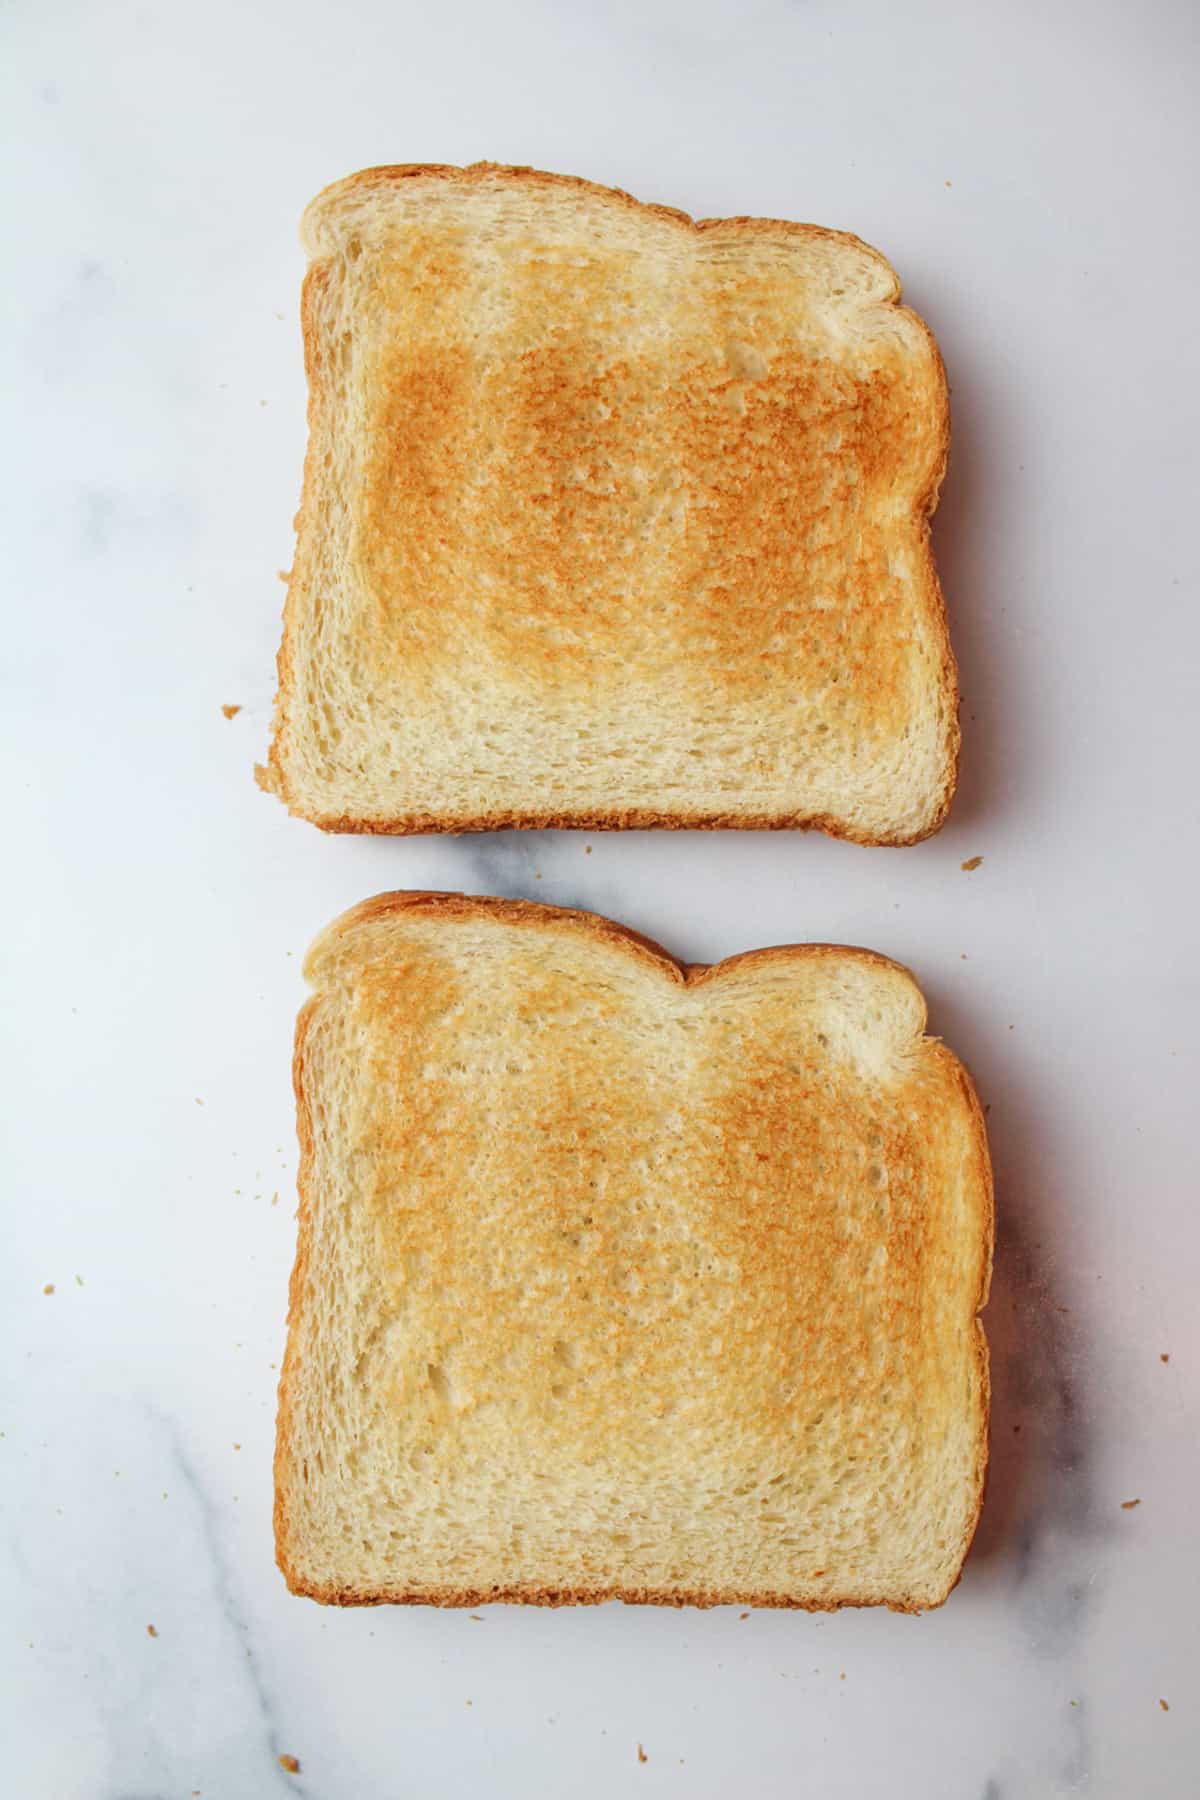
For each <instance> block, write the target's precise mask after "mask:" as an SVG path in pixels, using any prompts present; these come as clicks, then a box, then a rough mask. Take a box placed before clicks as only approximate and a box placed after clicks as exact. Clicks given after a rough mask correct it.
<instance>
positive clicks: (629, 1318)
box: [275, 894, 992, 1611]
mask: <svg viewBox="0 0 1200 1800" xmlns="http://www.w3.org/2000/svg"><path fill="white" fill-rule="evenodd" d="M306 971H307V975H308V978H309V980H310V981H311V983H312V985H313V987H314V990H315V991H314V993H313V996H312V998H311V999H310V1000H309V1002H308V1004H307V1005H306V1006H305V1008H304V1010H303V1012H302V1014H301V1016H300V1020H299V1024H298V1029H297V1038H296V1060H295V1082H296V1094H297V1101H298V1112H299V1129H300V1141H301V1165H300V1230H299V1249H298V1254H297V1260H296V1265H295V1270H294V1272H293V1275H292V1284H291V1305H290V1312H289V1329H288V1343H287V1353H286V1357H285V1361H284V1365H283V1373H282V1377H281V1383H280V1405H279V1425H278V1441H277V1451H276V1465H275V1478H276V1503H275V1532H276V1544H277V1552H278V1558H279V1563H280V1566H281V1568H282V1569H283V1571H284V1574H285V1576H286V1578H287V1582H288V1585H289V1586H290V1587H291V1588H292V1589H293V1591H294V1592H296V1593H301V1594H308V1595H311V1596H312V1597H313V1598H315V1599H318V1600H322V1601H327V1602H333V1603H337V1604H341V1605H351V1604H373V1603H378V1602H384V1601H406V1602H427V1603H431V1604H434V1605H439V1606H465V1605H479V1604H481V1603H484V1602H487V1601H492V1600H511V1601H528V1602H534V1603H537V1604H541V1605H559V1604H563V1603H568V1602H579V1601H602V1600H609V1599H622V1600H627V1601H643V1602H653V1603H657V1604H664V1605H676V1606H678V1605H699V1606H706V1605H714V1604H717V1603H721V1602H733V1601H736V1602H740V1603H742V1604H747V1605H755V1606H802V1607H809V1608H822V1609H825V1608H832V1607H838V1606H847V1605H858V1606H866V1605H874V1604H885V1605H888V1606H891V1607H893V1608H896V1609H899V1610H904V1611H915V1610H919V1609H922V1608H926V1607H932V1606H937V1605H939V1604H940V1603H941V1602H942V1601H943V1600H944V1599H945V1598H946V1595H947V1594H948V1593H949V1591H950V1589H951V1588H952V1587H953V1585H954V1583H955V1581H956V1580H957V1578H958V1574H959V1570H960V1567H961V1565H962V1561H963V1558H964V1556H965V1554H966V1551H967V1548H968V1545H969V1543H970V1540H971V1536H972V1533H973V1531H974V1529H975V1524H976V1520H977V1517H978V1513H979V1509H980V1505H981V1498H982V1492H983V1479H984V1469H985V1464H986V1453H987V1405H988V1374H987V1349H986V1343H985V1340H984V1336H983V1331H982V1327H981V1325H980V1323H979V1321H978V1319H977V1316H976V1315H977V1313H978V1311H979V1309H980V1308H981V1307H982V1306H983V1304H984V1301H985V1299H986V1295H987V1287H988V1279H989V1272H990V1267H991V1247H992V1201H991V1178H990V1171H989V1163H988V1155H987V1146H986V1141H985V1136H984V1128H983V1121H982V1117H981V1114H980V1109H979V1105H978V1103H977V1101H976V1098H975V1095H974V1092H973V1090H972V1087H971V1083H970V1081H969V1079H968V1077H967V1076H966V1074H965V1072H964V1071H963V1069H962V1067H961V1066H960V1064H959V1063H958V1062H957V1061H956V1060H955V1058H954V1057H953V1056H952V1055H951V1054H950V1052H949V1051H948V1050H947V1049H946V1048H945V1047H944V1046H943V1045H942V1044H940V1043H939V1042H937V1041H936V1040H933V1039H930V1038H927V1037H925V1036H923V1035H922V1033H923V1026H924V1021H925V1008H924V1003H923V1001H922V999H921V995H920V993H919V991H918V989H917V987H916V984H915V983H914V981H913V979H912V977H911V976H910V975H909V974H908V973H907V972H906V971H905V970H904V969H902V968H900V967H898V966H897V965H896V964H894V963H891V962H888V961H887V960H886V959H885V958H883V957H880V956H876V955H873V954H871V953H870V952H868V951H864V950H848V949H842V948H838V947H831V946H825V945H801V946H789V947H786V948H782V949H772V950H760V951H754V952H751V953H750V954H748V955H744V956H737V957H733V958H731V959H730V960H729V961H727V962H724V963H720V964H718V965H716V966H715V967H712V968H698V967H691V968H687V967H683V966H681V965H680V964H678V963H676V962H675V961H673V960H672V958H671V957H670V956H668V955H667V954H666V952H665V951H663V950H660V949H658V948H657V947H656V946H655V945H653V944H651V943H648V942H647V941H646V940H644V939H642V938H639V937H637V936H636V935H634V934H633V933H631V932H629V931H626V930H624V929H623V928H622V927H620V926H618V925H614V924H612V923H610V922H609V921H608V920H605V919H601V918H598V917H595V916H594V915H592V914H588V913H580V912H567V911H560V910H557V909H555V908H551V907H545V906H534V905H529V904H525V903H521V902H515V901H504V900H486V899H470V898H466V897H464V896H462V895H456V894H385V895H382V896H381V897H379V898H378V899H375V900H371V901H368V902H367V903H366V904H364V905H363V906H360V907H358V908H357V909H356V910H354V911H353V912H350V913H348V914H346V915H345V916H344V917H343V918H341V919H339V920H337V921H336V922H335V923H334V924H333V925H331V926H330V927H329V928H328V929H327V930H326V931H325V932H324V933H323V935H322V936H321V937H320V938H319V939H318V940H317V942H316V943H315V944H314V946H313V948H312V950H311V951H310V953H309V957H308V962H307V965H306Z"/></svg>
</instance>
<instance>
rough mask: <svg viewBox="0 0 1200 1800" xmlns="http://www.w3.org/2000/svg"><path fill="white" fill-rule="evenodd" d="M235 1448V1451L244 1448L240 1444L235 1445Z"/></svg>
mask: <svg viewBox="0 0 1200 1800" xmlns="http://www.w3.org/2000/svg"><path fill="white" fill-rule="evenodd" d="M233 1447H234V1449H235V1450H240V1449H241V1447H242V1446H241V1445H240V1444H235V1445H234V1446H233Z"/></svg>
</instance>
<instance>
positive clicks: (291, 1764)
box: [279, 1750, 300, 1775]
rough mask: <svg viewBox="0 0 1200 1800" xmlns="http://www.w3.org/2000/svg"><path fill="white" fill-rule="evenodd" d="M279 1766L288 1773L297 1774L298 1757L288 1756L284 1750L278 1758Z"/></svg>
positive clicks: (298, 1771)
mask: <svg viewBox="0 0 1200 1800" xmlns="http://www.w3.org/2000/svg"><path fill="white" fill-rule="evenodd" d="M279 1766H280V1768H281V1769H286V1770H287V1772H288V1774H289V1775H298V1774H299V1773H300V1758H299V1757H298V1756H289V1755H288V1754H287V1752H286V1750H285V1751H284V1753H283V1755H282V1756H281V1757H280V1758H279Z"/></svg>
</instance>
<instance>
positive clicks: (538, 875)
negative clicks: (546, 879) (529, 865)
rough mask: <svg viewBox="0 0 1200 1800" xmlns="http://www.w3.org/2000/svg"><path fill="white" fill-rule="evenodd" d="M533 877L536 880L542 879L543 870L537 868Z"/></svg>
mask: <svg viewBox="0 0 1200 1800" xmlns="http://www.w3.org/2000/svg"><path fill="white" fill-rule="evenodd" d="M533 879H534V880H535V881H540V880H541V879H542V871H541V870H540V869H535V870H534V871H533Z"/></svg>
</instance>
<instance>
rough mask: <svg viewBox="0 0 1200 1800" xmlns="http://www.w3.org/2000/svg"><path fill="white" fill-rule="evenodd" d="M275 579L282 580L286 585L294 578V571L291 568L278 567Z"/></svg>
mask: <svg viewBox="0 0 1200 1800" xmlns="http://www.w3.org/2000/svg"><path fill="white" fill-rule="evenodd" d="M275 579H276V581H282V583H283V585H284V587H286V586H287V584H288V582H289V581H290V580H291V579H292V571H291V570H290V569H276V571H275Z"/></svg>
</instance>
